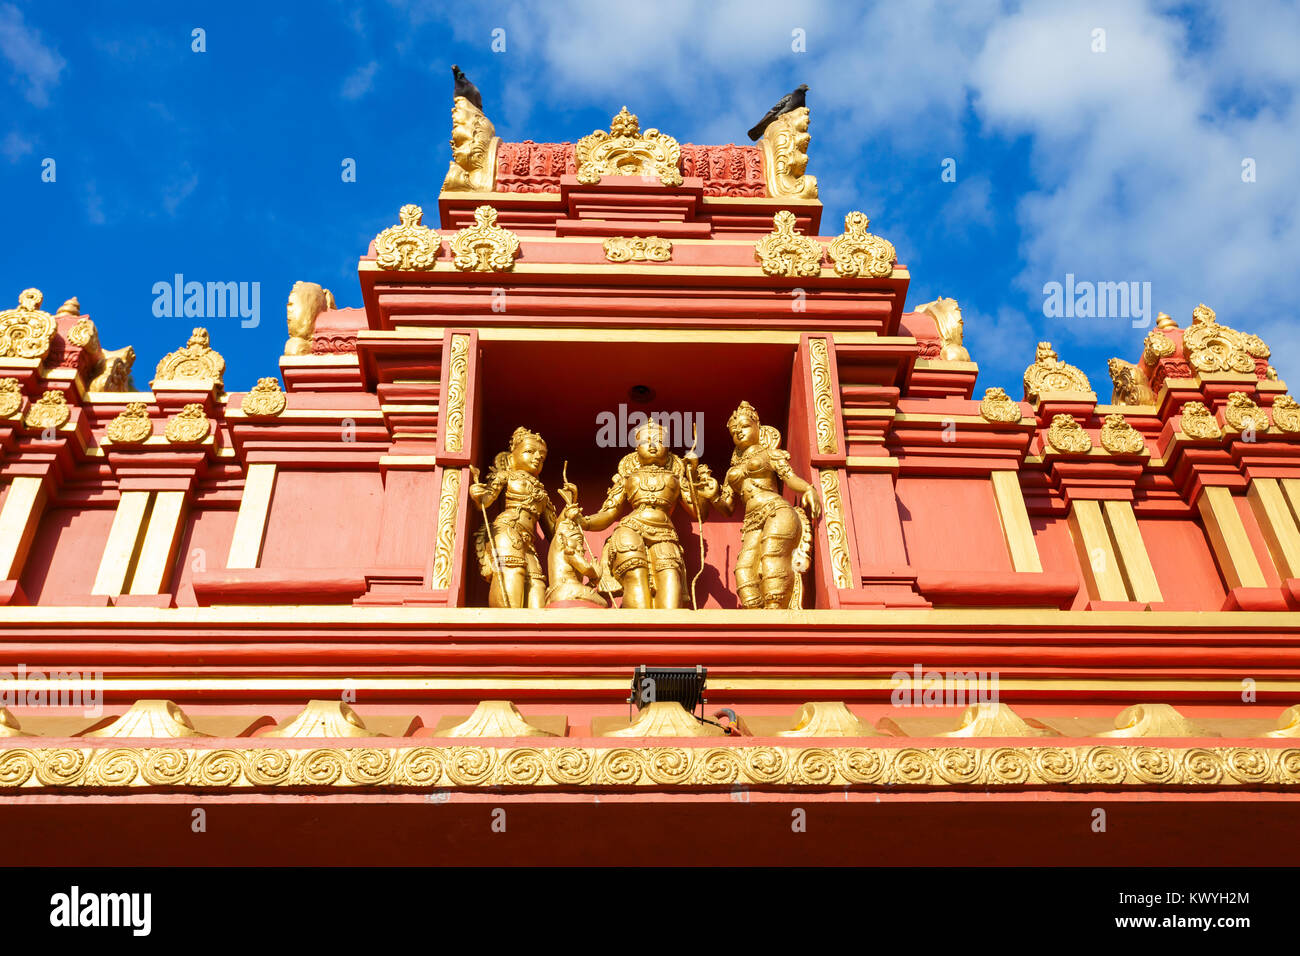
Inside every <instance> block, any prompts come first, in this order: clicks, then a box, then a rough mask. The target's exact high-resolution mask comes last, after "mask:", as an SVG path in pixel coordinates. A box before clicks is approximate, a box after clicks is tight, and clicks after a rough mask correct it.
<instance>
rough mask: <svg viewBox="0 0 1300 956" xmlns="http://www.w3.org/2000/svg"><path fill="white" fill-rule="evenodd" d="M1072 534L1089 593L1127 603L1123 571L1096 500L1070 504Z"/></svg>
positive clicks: (1098, 597) (1093, 595) (1094, 596)
mask: <svg viewBox="0 0 1300 956" xmlns="http://www.w3.org/2000/svg"><path fill="white" fill-rule="evenodd" d="M1070 535H1071V537H1072V538H1073V539H1074V547H1075V550H1076V551H1077V552H1078V554H1079V565H1080V567H1081V568H1082V569H1083V573H1084V575H1085V576H1086V577H1087V579H1088V592H1089V594H1091V595H1092V597H1093V599H1094V600H1098V601H1128V600H1129V599H1130V598H1129V593H1128V588H1127V587H1125V586H1124V572H1123V570H1122V568H1121V566H1120V561H1119V556H1118V555H1117V554H1116V553H1115V546H1114V542H1112V541H1111V537H1110V532H1109V530H1108V529H1107V527H1106V519H1105V518H1104V517H1103V515H1102V512H1101V505H1100V503H1098V502H1096V501H1074V502H1071V503H1070Z"/></svg>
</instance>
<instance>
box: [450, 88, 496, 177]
mask: <svg viewBox="0 0 1300 956" xmlns="http://www.w3.org/2000/svg"><path fill="white" fill-rule="evenodd" d="M500 145H501V139H500V137H498V136H497V131H496V127H495V126H493V125H492V121H491V120H490V119H488V118H487V117H486V116H484V115H483V112H482V110H480V109H479V108H478V107H477V106H475V105H474V104H473V103H471V102H470V101H469V100H467V99H466V98H465V97H463V96H457V97H456V98H455V100H454V101H453V103H452V107H451V165H449V166H448V167H447V177H446V178H445V179H444V180H443V181H442V189H443V192H491V191H492V187H493V186H494V185H495V184H496V174H497V147H498V146H500Z"/></svg>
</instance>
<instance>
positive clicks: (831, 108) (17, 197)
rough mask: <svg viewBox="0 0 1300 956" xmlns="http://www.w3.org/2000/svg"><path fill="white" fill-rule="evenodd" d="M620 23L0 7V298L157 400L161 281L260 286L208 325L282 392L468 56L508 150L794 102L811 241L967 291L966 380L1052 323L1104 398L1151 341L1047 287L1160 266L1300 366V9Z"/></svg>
mask: <svg viewBox="0 0 1300 956" xmlns="http://www.w3.org/2000/svg"><path fill="white" fill-rule="evenodd" d="M614 6H627V5H611V4H604V3H601V4H588V3H577V2H567V0H555V2H551V3H545V4H524V3H496V4H494V3H480V4H474V5H465V4H456V5H452V4H446V3H441V2H406V0H402V2H399V0H391V2H372V3H367V4H351V3H337V2H313V3H295V2H276V3H264V4H256V5H255V4H252V3H245V2H227V3H186V4H177V3H174V2H167V3H163V2H158V3H114V4H103V3H90V2H83V3H60V2H52V0H45V2H35V3H28V2H13V0H0V97H3V100H2V101H0V102H3V109H2V110H0V196H2V197H3V202H4V209H5V213H6V216H5V219H6V223H7V228H8V236H7V240H6V242H5V246H4V249H5V254H4V256H3V258H0V306H2V307H5V308H10V307H12V305H13V304H16V302H17V297H18V293H19V292H20V291H21V290H22V289H24V288H27V287H29V286H36V287H37V288H40V289H41V290H43V291H44V293H45V297H46V300H45V301H46V308H47V309H50V310H51V311H52V310H53V309H54V308H56V307H57V306H58V305H59V304H60V303H61V302H63V301H64V299H66V298H68V297H70V296H73V295H75V296H77V297H78V298H79V299H80V301H81V304H82V309H83V311H84V312H85V313H87V314H89V315H91V316H92V317H93V318H94V319H95V321H96V324H97V325H98V326H99V329H100V337H101V340H102V341H103V342H104V344H105V345H106V346H107V347H110V348H116V347H119V346H122V345H126V344H131V345H133V346H134V347H135V350H136V354H137V356H138V358H137V363H136V381H137V384H139V385H141V386H142V387H143V386H145V385H146V384H147V382H148V381H149V379H150V378H152V372H153V367H154V365H155V364H156V362H157V361H158V359H159V358H160V357H161V356H162V355H163V354H164V353H166V352H167V351H169V350H171V349H174V348H176V347H179V346H180V345H182V344H184V341H185V339H186V337H187V336H188V334H189V331H190V328H191V327H192V326H193V325H194V324H196V321H195V320H193V319H185V318H158V317H155V316H154V314H153V303H154V293H153V291H152V290H153V287H154V285H155V283H157V282H160V281H170V280H171V278H172V276H173V275H174V274H176V273H182V274H184V276H185V277H186V279H187V280H198V281H205V282H206V281H223V282H230V281H235V282H250V283H251V282H258V283H260V288H261V303H260V306H261V321H260V324H259V325H258V326H257V327H255V328H244V327H241V324H240V321H239V319H237V318H227V319H220V318H212V319H206V320H204V321H203V322H202V323H198V324H206V325H208V327H209V329H210V331H211V333H212V339H213V344H214V346H215V347H216V348H217V349H218V350H220V351H221V352H222V353H223V354H224V355H225V357H226V360H227V375H226V384H227V387H228V388H229V389H231V390H241V389H244V388H247V387H249V386H251V385H252V383H253V382H254V381H255V380H256V379H257V378H258V377H259V376H261V375H268V374H274V373H275V372H276V370H277V360H278V357H279V355H280V353H281V350H282V346H283V342H284V338H285V327H284V301H285V298H286V297H287V295H288V291H289V288H290V286H291V285H292V284H293V282H294V281H295V280H297V279H308V280H312V281H318V282H321V283H323V284H324V285H326V286H328V287H329V288H330V289H331V290H332V291H333V292H334V293H335V296H336V298H337V300H338V303H339V305H341V306H348V305H353V306H355V305H360V291H359V287H358V285H357V280H356V261H357V258H358V257H359V256H360V255H362V254H363V253H364V251H365V249H366V244H367V242H368V241H369V240H370V239H371V238H372V237H373V236H374V235H375V233H377V232H378V231H379V230H380V229H382V228H384V227H385V226H387V225H390V224H391V223H393V222H395V221H396V213H397V209H398V207H399V206H401V205H402V204H403V203H406V202H417V203H420V204H421V205H423V206H425V207H426V209H429V210H430V211H432V210H433V209H434V208H436V197H437V193H438V189H439V186H440V184H441V182H442V177H443V175H444V174H445V172H446V169H447V162H448V160H449V158H450V156H449V147H448V144H447V139H448V136H449V132H450V130H449V127H450V118H449V109H450V104H451V78H450V70H449V66H450V64H451V63H453V62H455V63H459V64H460V65H461V67H462V68H463V69H464V70H465V71H466V72H467V73H468V74H469V76H470V77H471V78H472V79H473V80H474V81H475V83H476V84H477V85H478V86H479V88H480V89H481V90H482V91H483V97H484V105H485V108H486V112H487V113H488V115H489V116H490V117H491V118H492V120H493V121H494V122H495V124H496V127H497V132H498V134H499V135H501V136H502V137H503V138H505V139H508V140H519V139H533V140H538V141H559V140H569V141H572V140H574V139H576V138H578V137H580V136H582V135H585V134H586V133H589V132H591V131H592V130H593V129H595V128H598V127H601V128H607V126H608V123H609V118H610V117H611V116H612V115H613V114H614V113H615V112H617V110H618V108H619V107H620V106H622V105H624V104H626V105H627V106H628V107H629V108H630V109H631V110H632V111H633V112H635V113H638V114H639V115H640V117H641V119H642V122H643V125H646V126H650V125H653V126H657V127H659V128H660V129H662V130H664V131H665V132H667V133H669V134H670V135H672V136H675V137H676V138H677V139H678V140H680V141H682V142H703V143H722V142H730V141H740V142H748V140H747V139H745V134H744V131H745V130H746V129H747V128H748V127H749V126H750V125H751V124H752V123H753V122H754V121H755V120H756V119H757V118H758V117H759V116H761V115H762V114H763V113H764V112H765V111H766V109H767V108H768V106H770V105H771V103H772V102H774V101H775V100H776V99H778V98H779V97H780V96H781V95H783V94H784V93H785V92H786V91H788V90H789V89H791V88H792V87H794V86H795V85H797V84H798V83H801V82H802V83H807V84H809V86H810V87H811V88H812V90H811V92H810V94H809V98H808V103H809V106H810V108H811V112H812V125H811V130H810V131H811V133H812V137H813V139H812V147H811V150H810V155H811V162H810V164H809V172H811V173H814V174H815V175H816V176H817V177H818V180H819V182H820V185H821V193H822V199H823V201H824V202H825V203H826V207H827V208H826V214H825V217H824V219H823V224H824V227H823V232H824V233H827V234H830V235H834V234H835V233H837V232H838V231H839V225H840V223H841V221H842V218H843V216H844V214H845V213H846V212H848V211H849V210H851V209H861V210H863V211H864V212H866V213H867V215H868V216H870V217H871V220H872V231H873V232H876V233H878V234H880V235H882V236H884V237H886V238H888V239H890V240H891V241H893V242H894V243H895V245H896V246H897V247H898V250H899V256H900V259H901V260H903V261H904V262H906V263H907V264H908V265H909V266H910V268H911V271H912V276H913V279H912V286H911V290H910V293H909V297H908V302H909V306H915V305H917V304H919V303H923V302H926V301H928V300H930V299H933V298H935V297H936V296H939V295H951V296H953V297H955V298H956V299H957V300H958V301H959V302H960V303H961V304H962V307H963V313H964V316H965V320H966V329H967V336H966V339H967V345H968V347H969V348H970V350H971V353H972V356H973V357H974V358H975V360H976V361H978V362H979V363H980V366H981V377H980V382H979V386H980V388H983V387H985V386H988V385H1003V386H1005V387H1007V389H1008V391H1010V392H1012V393H1013V394H1019V391H1020V386H1019V381H1020V376H1021V373H1022V372H1023V370H1024V368H1025V366H1026V365H1027V364H1029V363H1030V362H1031V361H1032V359H1033V352H1034V344H1035V343H1036V342H1037V341H1038V340H1040V339H1050V340H1051V341H1052V342H1053V343H1055V344H1056V346H1057V348H1058V350H1059V351H1060V353H1061V355H1062V357H1063V358H1064V359H1066V360H1067V361H1070V362H1073V363H1075V364H1077V365H1079V366H1081V367H1082V368H1083V369H1084V371H1085V372H1087V373H1088V374H1089V376H1090V377H1091V378H1092V380H1093V384H1094V387H1095V388H1096V390H1097V391H1098V393H1100V394H1101V396H1102V398H1103V400H1105V399H1107V398H1108V397H1109V391H1110V388H1109V378H1108V375H1107V373H1106V370H1105V363H1106V359H1107V358H1109V357H1110V356H1112V355H1120V356H1123V357H1125V358H1129V359H1134V358H1136V356H1137V354H1138V353H1139V351H1140V347H1141V346H1140V343H1141V340H1142V338H1143V336H1144V335H1145V331H1144V330H1142V329H1138V328H1134V327H1133V324H1132V320H1131V319H1130V318H1089V319H1079V318H1074V319H1065V318H1049V317H1047V316H1045V315H1044V309H1043V303H1044V295H1043V286H1044V284H1045V283H1047V282H1051V281H1057V282H1064V281H1065V277H1066V275H1067V274H1073V275H1074V276H1075V277H1076V279H1077V280H1081V281H1092V282H1121V281H1123V282H1139V283H1144V282H1149V283H1151V286H1150V288H1151V291H1152V296H1153V304H1154V309H1155V310H1163V311H1166V312H1169V313H1171V314H1172V315H1173V316H1174V317H1175V318H1176V319H1178V320H1179V321H1180V322H1181V323H1183V324H1186V322H1188V321H1190V315H1191V309H1192V308H1193V307H1194V306H1195V305H1196V304H1197V303H1198V302H1201V301H1204V302H1206V303H1207V304H1209V305H1211V306H1213V307H1214V308H1215V309H1216V310H1217V311H1218V314H1219V319H1220V321H1222V322H1224V323H1225V324H1228V325H1232V326H1233V327H1235V328H1239V329H1242V330H1244V331H1253V332H1257V333H1258V334H1260V335H1261V336H1262V337H1263V338H1264V339H1265V340H1266V341H1267V342H1268V343H1269V344H1270V345H1271V346H1272V347H1273V353H1274V358H1273V364H1274V365H1275V366H1276V367H1277V368H1278V369H1279V371H1280V372H1281V374H1282V377H1283V378H1288V377H1295V376H1300V359H1297V354H1298V349H1297V347H1298V346H1300V333H1298V331H1297V324H1296V317H1295V296H1296V291H1297V285H1298V284H1300V283H1298V280H1297V276H1300V120H1298V118H1297V92H1300V57H1297V56H1296V55H1295V50H1296V49H1297V48H1300V12H1298V11H1297V8H1296V5H1295V4H1294V3H1273V2H1268V0H1259V2H1252V3H1250V4H1233V3H1222V4H1215V3H1210V4H1204V5H1189V4H1163V3H1155V2H1146V3H1143V2H1124V3H1115V4H1064V3H1023V4H1014V3H1001V2H986V0H963V2H954V3H925V2H918V3H907V4H898V3H887V4H862V3H845V4H798V5H791V4H786V3H775V2H769V0H753V2H740V0H720V2H716V3H711V4H699V5H692V4H687V3H676V2H662V3H656V4H654V5H646V6H645V8H644V9H637V10H626V9H611V7H614ZM196 28H200V29H202V30H203V31H204V33H205V36H204V40H205V46H206V51H205V52H194V51H193V50H192V44H193V40H192V31H193V30H194V29H196ZM498 28H499V29H501V30H504V39H505V50H504V51H503V52H494V51H493V49H492V41H493V31H494V30H495V29H498ZM1098 30H1101V31H1104V32H1103V33H1101V34H1100V35H1099V34H1098V33H1097V31H1098ZM800 31H802V32H801V33H800ZM498 36H500V34H498ZM800 36H802V38H803V49H802V50H796V49H795V48H796V47H798V46H799V45H800V44H799V42H798V38H799V37H800ZM1099 37H1100V39H1101V41H1102V42H1101V46H1102V47H1103V48H1102V49H1097V47H1098V39H1099ZM498 46H500V44H499V43H498ZM348 158H351V159H354V160H355V161H356V170H357V176H356V181H355V182H344V181H343V178H342V176H341V169H342V163H343V161H344V160H345V159H348ZM46 159H53V160H54V162H55V167H54V168H55V176H56V178H55V181H54V182H42V178H41V174H42V168H43V163H44V161H45V160H46ZM945 160H953V161H955V169H956V181H955V182H945V181H944V179H943V176H942V172H943V169H944V164H945ZM1248 160H1249V161H1250V162H1249V165H1250V166H1251V168H1252V169H1253V171H1254V175H1253V181H1251V180H1249V179H1245V178H1243V163H1246V162H1247V161H1248ZM1152 314H1153V315H1154V310H1153V312H1152ZM1138 321H1140V319H1139V320H1138Z"/></svg>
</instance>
